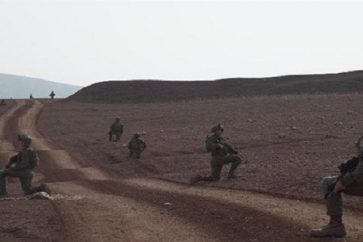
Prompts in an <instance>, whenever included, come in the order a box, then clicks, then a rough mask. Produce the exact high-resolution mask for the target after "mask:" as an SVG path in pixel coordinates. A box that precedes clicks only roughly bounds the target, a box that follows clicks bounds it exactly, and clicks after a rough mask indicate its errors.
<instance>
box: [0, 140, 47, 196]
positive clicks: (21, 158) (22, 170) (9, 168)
mask: <svg viewBox="0 0 363 242" xmlns="http://www.w3.org/2000/svg"><path fill="white" fill-rule="evenodd" d="M18 140H19V141H20V142H21V144H22V150H21V151H20V152H19V153H18V154H17V155H15V156H13V157H11V158H10V161H9V163H8V164H7V165H6V167H5V170H2V171H0V195H6V194H7V192H6V177H7V176H9V177H19V179H20V183H21V187H22V189H23V191H24V193H25V194H26V195H30V194H32V193H35V192H47V193H48V194H49V195H50V190H49V188H48V186H47V185H45V184H41V185H40V186H38V187H32V180H33V176H34V175H33V169H34V168H35V167H36V165H37V163H38V161H39V158H38V154H37V153H36V152H35V151H34V150H33V149H32V148H30V145H31V143H32V138H31V137H30V136H27V135H19V136H18Z"/></svg>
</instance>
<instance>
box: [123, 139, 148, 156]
mask: <svg viewBox="0 0 363 242" xmlns="http://www.w3.org/2000/svg"><path fill="white" fill-rule="evenodd" d="M127 147H128V148H129V157H130V158H131V159H140V155H141V152H143V151H144V150H145V148H146V144H145V142H144V141H143V140H142V139H141V135H140V134H139V133H136V134H134V136H133V137H132V139H131V140H130V142H129V144H128V145H127Z"/></svg>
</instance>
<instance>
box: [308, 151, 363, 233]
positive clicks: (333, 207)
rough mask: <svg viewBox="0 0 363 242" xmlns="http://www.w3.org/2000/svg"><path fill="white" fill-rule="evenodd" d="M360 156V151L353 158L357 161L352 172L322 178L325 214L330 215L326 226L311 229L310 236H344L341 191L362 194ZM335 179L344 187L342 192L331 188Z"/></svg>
mask: <svg viewBox="0 0 363 242" xmlns="http://www.w3.org/2000/svg"><path fill="white" fill-rule="evenodd" d="M362 158H363V154H362V153H361V154H360V155H359V157H354V158H353V159H358V162H359V163H358V165H357V167H356V168H355V169H354V170H353V171H352V172H347V173H345V174H343V175H341V176H340V177H338V176H334V177H325V178H323V181H322V186H321V189H322V192H323V193H324V195H325V199H326V207H327V215H328V216H330V222H329V224H328V225H327V226H324V227H322V228H319V229H314V230H312V231H311V234H310V235H311V236H312V237H331V236H333V237H344V236H345V235H346V231H345V227H344V224H343V221H342V216H343V200H342V192H344V193H345V194H347V195H353V196H363V162H362ZM353 159H352V160H353ZM337 181H340V182H341V183H342V184H343V186H344V187H345V189H344V190H343V191H342V192H338V193H335V192H334V191H333V189H334V187H335V184H336V182H337ZM327 191H329V192H327Z"/></svg>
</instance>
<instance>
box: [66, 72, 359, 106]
mask: <svg viewBox="0 0 363 242" xmlns="http://www.w3.org/2000/svg"><path fill="white" fill-rule="evenodd" d="M362 91H363V71H354V72H345V73H338V74H322V75H291V76H279V77H270V78H229V79H221V80H216V81H158V80H135V81H107V82H100V83H96V84H93V85H91V86H88V87H85V88H83V89H81V90H79V91H78V92H77V93H75V94H74V95H72V96H70V97H69V98H68V99H67V100H74V101H81V102H98V103H135V102H162V101H178V100H188V99H208V98H227V97H241V96H266V95H287V94H317V93H354V92H362Z"/></svg>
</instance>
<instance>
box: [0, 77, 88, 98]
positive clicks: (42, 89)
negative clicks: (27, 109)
mask: <svg viewBox="0 0 363 242" xmlns="http://www.w3.org/2000/svg"><path fill="white" fill-rule="evenodd" d="M79 89H81V87H80V86H73V85H68V84H62V83H57V82H51V81H47V80H42V79H37V78H31V77H25V76H16V75H9V74H1V73H0V98H28V97H29V95H30V94H33V96H34V98H47V97H49V96H48V95H49V94H50V92H51V91H52V90H53V91H54V92H55V94H56V98H65V97H68V96H69V95H71V94H74V93H75V92H76V91H78V90H79Z"/></svg>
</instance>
